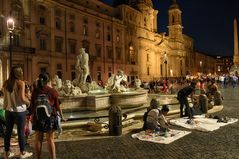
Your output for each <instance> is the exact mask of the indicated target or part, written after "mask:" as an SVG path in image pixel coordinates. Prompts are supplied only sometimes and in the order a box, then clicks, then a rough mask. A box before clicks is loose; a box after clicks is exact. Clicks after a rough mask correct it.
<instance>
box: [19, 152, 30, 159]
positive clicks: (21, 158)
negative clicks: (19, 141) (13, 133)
mask: <svg viewBox="0 0 239 159" xmlns="http://www.w3.org/2000/svg"><path fill="white" fill-rule="evenodd" d="M31 156H32V152H27V151H24V152H23V154H20V159H24V158H28V157H31Z"/></svg>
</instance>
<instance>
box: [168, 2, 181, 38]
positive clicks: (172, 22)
mask: <svg viewBox="0 0 239 159" xmlns="http://www.w3.org/2000/svg"><path fill="white" fill-rule="evenodd" d="M181 14H182V11H181V10H180V8H179V5H178V4H177V2H176V0H173V4H172V5H171V6H170V7H169V10H168V16H169V17H168V18H169V19H168V34H169V37H170V38H172V39H176V38H182V34H183V26H182V15H181Z"/></svg>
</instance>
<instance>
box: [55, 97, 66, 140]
mask: <svg viewBox="0 0 239 159" xmlns="http://www.w3.org/2000/svg"><path fill="white" fill-rule="evenodd" d="M59 103H60V104H61V101H59ZM56 113H57V117H56V118H57V131H58V134H59V135H58V137H59V136H60V135H61V133H62V127H61V120H62V121H67V119H65V118H64V117H63V112H62V109H61V108H60V110H59V111H57V112H56Z"/></svg>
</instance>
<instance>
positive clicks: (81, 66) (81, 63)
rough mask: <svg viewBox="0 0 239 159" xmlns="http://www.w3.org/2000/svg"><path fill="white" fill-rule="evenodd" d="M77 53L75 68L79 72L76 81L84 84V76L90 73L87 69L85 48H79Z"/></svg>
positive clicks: (87, 62)
mask: <svg viewBox="0 0 239 159" xmlns="http://www.w3.org/2000/svg"><path fill="white" fill-rule="evenodd" d="M79 52H80V53H79V55H78V56H77V61H76V66H75V68H76V70H77V71H78V72H79V76H78V81H79V84H85V83H86V78H87V76H88V75H89V74H90V70H89V55H88V53H86V52H85V48H81V49H80V50H79Z"/></svg>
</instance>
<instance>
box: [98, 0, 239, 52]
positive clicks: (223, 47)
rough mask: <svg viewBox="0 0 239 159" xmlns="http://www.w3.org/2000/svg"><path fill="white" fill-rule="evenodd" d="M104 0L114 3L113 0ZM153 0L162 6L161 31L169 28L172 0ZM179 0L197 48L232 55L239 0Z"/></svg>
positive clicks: (187, 29) (188, 29)
mask: <svg viewBox="0 0 239 159" xmlns="http://www.w3.org/2000/svg"><path fill="white" fill-rule="evenodd" d="M102 1H103V2H105V3H107V4H109V5H111V4H112V1H113V0H102ZM152 1H153V4H154V8H156V9H157V10H159V13H158V32H167V25H168V8H169V6H170V5H171V4H172V0H152ZM177 3H178V4H179V6H180V9H181V11H182V21H183V27H184V29H183V33H184V34H186V35H188V36H190V37H192V38H193V39H194V48H195V50H197V51H199V52H202V53H205V54H208V55H222V56H232V55H233V19H234V18H235V17H236V18H237V21H239V0H177ZM237 25H238V26H239V23H238V24H237ZM238 32H239V30H238Z"/></svg>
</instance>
